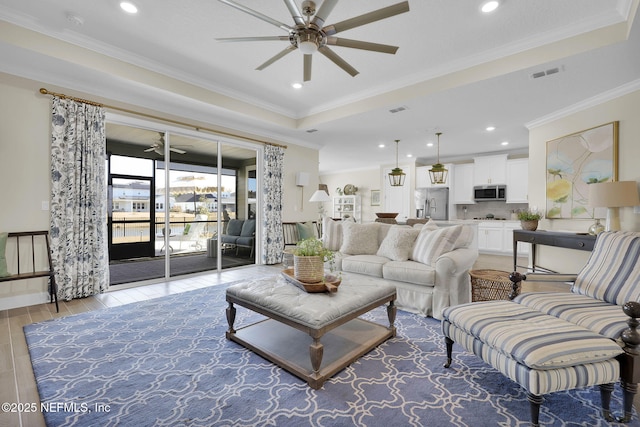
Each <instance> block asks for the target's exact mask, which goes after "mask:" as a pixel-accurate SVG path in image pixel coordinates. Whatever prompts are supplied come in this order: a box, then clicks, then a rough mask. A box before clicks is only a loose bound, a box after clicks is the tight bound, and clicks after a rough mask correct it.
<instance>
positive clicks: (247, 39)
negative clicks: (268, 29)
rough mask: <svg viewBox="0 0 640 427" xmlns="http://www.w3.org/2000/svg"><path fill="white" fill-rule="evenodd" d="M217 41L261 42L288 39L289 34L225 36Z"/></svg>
mask: <svg viewBox="0 0 640 427" xmlns="http://www.w3.org/2000/svg"><path fill="white" fill-rule="evenodd" d="M216 40H217V41H219V42H262V41H274V40H282V41H289V36H264V37H225V38H220V39H216Z"/></svg>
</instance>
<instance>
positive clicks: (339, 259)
mask: <svg viewBox="0 0 640 427" xmlns="http://www.w3.org/2000/svg"><path fill="white" fill-rule="evenodd" d="M322 231H323V236H322V239H323V241H324V245H325V247H327V248H328V249H331V250H333V251H336V258H335V265H334V268H335V269H336V270H339V271H345V272H351V273H359V274H364V275H368V276H374V277H381V278H384V279H386V280H388V281H389V282H390V283H393V284H394V285H395V286H396V289H397V300H396V306H397V307H398V308H399V309H401V310H405V311H409V312H412V313H417V314H421V315H423V316H432V317H434V318H436V319H440V320H441V319H442V310H443V309H444V308H445V307H448V306H451V305H457V304H463V303H467V302H471V284H470V278H469V270H470V269H471V267H472V266H473V264H474V262H475V261H476V259H477V258H478V250H477V249H476V247H475V245H474V244H473V243H474V239H475V231H474V230H473V228H472V227H471V226H469V225H462V224H461V225H455V226H451V227H438V226H437V225H435V224H434V223H431V222H429V223H427V224H425V225H422V224H416V225H415V226H414V227H409V226H404V225H391V224H383V223H379V222H374V223H365V224H357V223H355V222H351V221H334V220H332V219H331V218H324V219H323V227H322Z"/></svg>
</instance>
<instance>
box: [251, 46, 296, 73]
mask: <svg viewBox="0 0 640 427" xmlns="http://www.w3.org/2000/svg"><path fill="white" fill-rule="evenodd" d="M296 49H297V47H295V46H293V45H289V46H287V48H286V49H284V50H283V51H281V52H280V53H278V54H277V55H275V56H273V57H272V58H271V59H269V60H268V61H267V62H265V63H264V64H262V65H260V66H259V67H258V68H256V70H258V71H261V70H264V69H265V68H267V67H268V66H269V65H271V64H273V63H274V62H276V61H277V60H278V59H280V58H282V57H283V56H285V55H286V54H287V53H290V52H293V51H294V50H296Z"/></svg>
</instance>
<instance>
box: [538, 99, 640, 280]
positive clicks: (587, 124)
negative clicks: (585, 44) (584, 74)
mask: <svg viewBox="0 0 640 427" xmlns="http://www.w3.org/2000/svg"><path fill="white" fill-rule="evenodd" d="M638 111H640V91H635V92H633V93H630V94H628V95H624V96H621V97H618V98H615V99H613V100H610V101H607V102H604V103H601V104H599V105H596V106H592V107H590V108H586V109H584V110H583V111H580V112H577V113H574V114H570V115H567V116H565V117H562V118H559V119H557V120H554V121H551V122H549V123H545V124H542V125H540V126H537V127H535V128H532V129H530V132H529V199H530V205H536V206H539V207H541V208H542V207H544V206H545V203H546V170H545V169H546V142H547V141H550V140H552V139H556V138H559V137H562V136H564V135H569V134H572V133H575V132H579V131H581V130H584V129H589V128H592V127H594V126H598V125H601V124H605V123H609V122H613V121H619V122H620V129H619V130H620V133H619V146H618V147H619V154H618V159H619V168H618V179H619V180H620V181H640V168H638V159H640V120H638ZM592 223H593V220H563V219H553V220H548V219H545V220H543V221H541V223H540V227H539V228H540V229H546V230H557V231H576V232H587V230H588V229H589V226H590V225H591V224H592ZM620 223H621V229H622V230H634V231H638V230H640V215H638V214H634V213H633V209H632V208H621V209H620ZM588 255H589V253H587V252H582V251H572V250H571V251H570V250H568V249H559V248H552V247H542V246H541V247H539V252H538V263H539V264H540V265H543V266H545V267H547V268H551V269H553V270H556V271H559V272H564V273H576V272H578V271H579V269H580V268H581V267H582V266H583V265H584V263H585V262H586V260H587V257H588Z"/></svg>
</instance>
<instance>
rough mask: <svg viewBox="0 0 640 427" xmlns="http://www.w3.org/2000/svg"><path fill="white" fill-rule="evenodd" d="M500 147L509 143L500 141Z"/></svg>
mask: <svg viewBox="0 0 640 427" xmlns="http://www.w3.org/2000/svg"><path fill="white" fill-rule="evenodd" d="M500 145H509V141H502V142H501V143H500Z"/></svg>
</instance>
